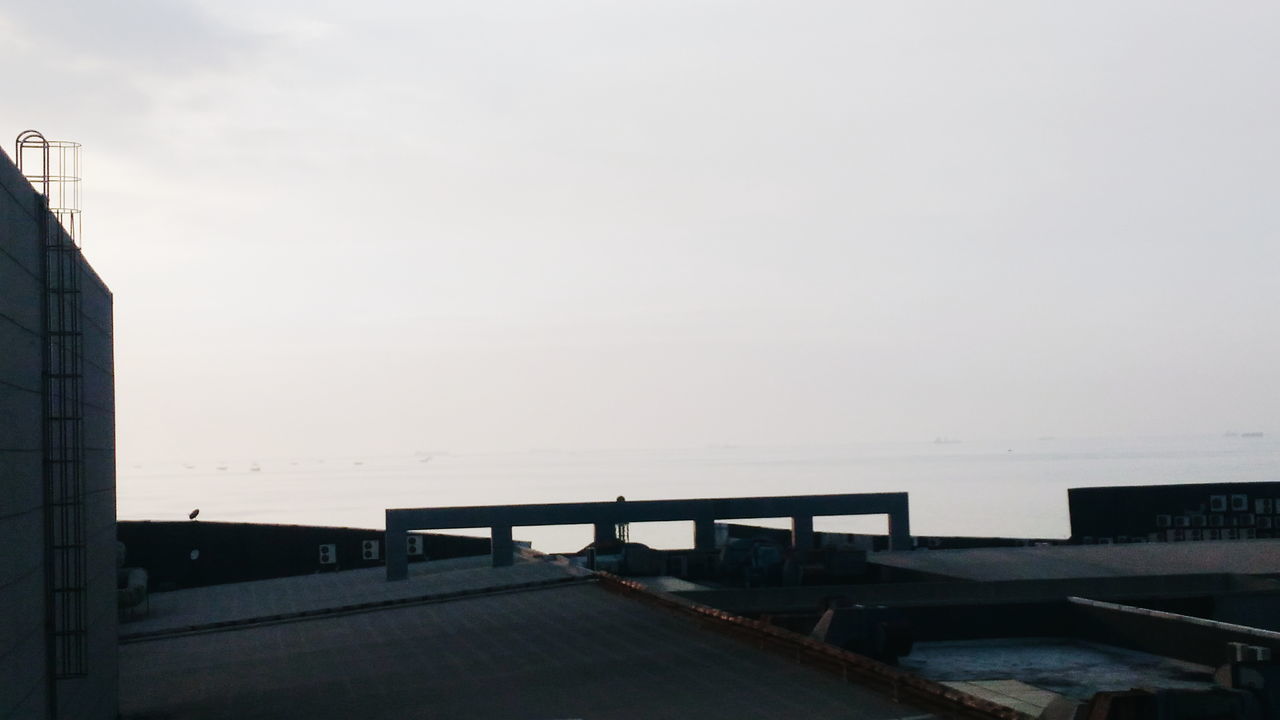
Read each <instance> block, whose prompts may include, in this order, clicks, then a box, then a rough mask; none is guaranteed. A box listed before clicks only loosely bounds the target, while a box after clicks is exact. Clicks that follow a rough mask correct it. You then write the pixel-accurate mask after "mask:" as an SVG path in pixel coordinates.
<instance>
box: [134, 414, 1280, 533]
mask: <svg viewBox="0 0 1280 720" xmlns="http://www.w3.org/2000/svg"><path fill="white" fill-rule="evenodd" d="M255 466H256V467H257V468H258V469H257V470H253V469H252V468H253V467H255ZM220 467H225V469H219V468H220ZM1277 480H1280V441H1278V440H1277V439H1275V438H1273V437H1263V438H1245V437H1239V436H1221V437H1180V438H1145V439H1123V440H1121V439H1041V440H1030V441H1027V440H1023V441H1017V442H1013V441H1007V442H982V443H980V442H962V443H946V444H939V443H932V442H921V443H898V444H865V445H848V446H841V447H804V448H757V447H709V448H697V449H675V450H595V451H581V452H573V451H549V450H543V451H530V452H512V453H474V454H464V453H457V454H454V453H432V454H431V455H429V456H422V455H417V454H414V453H412V452H406V453H404V454H403V455H396V456H369V457H323V458H322V457H305V458H304V457H298V458H274V459H272V458H259V459H256V460H246V459H241V460H233V459H228V460H226V461H220V462H207V461H203V462H200V461H191V462H188V463H170V464H157V465H141V466H131V467H122V468H120V471H119V517H120V518H121V519H125V520H143V519H149V520H180V519H185V518H186V516H187V513H188V512H189V511H191V510H192V509H193V508H200V519H201V520H211V521H219V520H221V521H251V522H271V523H292V524H314V525H338V526H347V527H366V528H382V527H383V511H384V510H385V509H386V508H389V507H447V506H453V505H486V504H508V503H541V502H581V501H591V500H613V499H614V498H615V497H617V496H618V495H625V496H626V497H627V498H628V499H631V500H649V499H662V498H694V497H731V496H745V495H791V494H809V493H848V492H883V491H906V492H908V493H910V495H911V522H912V530H913V532H914V534H917V535H1004V536H1019V537H1033V536H1034V537H1066V536H1067V535H1068V534H1069V531H1070V528H1069V521H1068V517H1067V489H1068V488H1072V487H1086V486H1100V485H1154V484H1163V483H1197V482H1227V481H1232V482H1249V481H1277ZM760 524H767V525H773V526H776V527H786V526H787V522H786V521H785V520H781V519H780V520H778V521H773V522H770V521H762V522H761V523H760ZM815 528H816V529H818V530H830V531H844V532H883V531H884V529H885V520H884V518H883V517H850V518H817V519H816V521H815ZM461 532H463V533H464V534H481V535H484V534H487V531H482V530H474V531H461ZM516 537H517V538H519V539H526V540H531V541H533V543H534V546H535V547H537V548H539V549H543V550H547V551H552V552H557V551H567V550H575V549H577V548H579V547H581V546H583V545H585V544H586V543H588V542H589V541H590V539H591V529H590V527H589V526H570V527H559V528H519V529H517V530H516ZM631 537H632V539H633V540H638V541H640V542H646V543H649V544H651V545H653V546H655V547H668V548H670V547H688V546H689V545H690V544H691V543H692V528H691V526H690V524H689V523H645V524H637V525H632V527H631Z"/></svg>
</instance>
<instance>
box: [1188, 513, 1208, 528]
mask: <svg viewBox="0 0 1280 720" xmlns="http://www.w3.org/2000/svg"><path fill="white" fill-rule="evenodd" d="M1208 524H1209V521H1208V519H1207V518H1205V516H1203V515H1192V516H1191V527H1198V528H1202V527H1204V526H1206V525H1208Z"/></svg>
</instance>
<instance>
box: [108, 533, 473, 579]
mask: <svg viewBox="0 0 1280 720" xmlns="http://www.w3.org/2000/svg"><path fill="white" fill-rule="evenodd" d="M116 532H117V537H118V538H119V540H120V542H122V543H124V544H125V547H126V552H127V555H126V560H125V564H126V565H128V566H130V567H141V568H145V569H146V571H147V575H148V578H149V581H150V585H151V589H152V590H153V591H164V590H174V589H178V588H186V587H197V586H201V585H217V584H220V583H229V582H244V581H247V580H265V579H267V578H274V577H285V576H288V575H309V574H311V573H316V572H333V571H336V570H351V569H355V568H362V567H376V566H379V565H382V564H383V561H384V560H385V559H386V551H385V548H383V547H382V543H383V531H381V530H360V529H356V528H332V527H311V526H302V525H263V524H255V523H223V522H200V521H198V520H196V521H189V522H149V521H141V522H139V521H128V520H126V521H121V522H120V523H119V524H118V525H117V531H116ZM413 534H414V535H420V536H421V537H422V538H423V543H424V546H423V549H424V555H423V557H424V558H430V559H436V560H439V559H443V558H452V557H465V556H469V555H486V554H488V553H489V539H488V538H473V537H463V536H460V535H442V534H438V533H413ZM366 540H371V541H374V542H376V543H377V544H378V559H376V560H366V559H364V558H363V553H362V550H363V547H362V543H363V542H364V541H366ZM330 543H332V544H334V545H336V548H335V550H336V554H337V556H336V559H337V562H336V563H334V564H322V563H321V562H320V546H321V545H322V544H330ZM193 550H198V551H199V554H198V557H197V558H195V559H192V557H191V554H192V551H193ZM415 559H416V558H414V557H412V556H411V557H410V561H413V560H415Z"/></svg>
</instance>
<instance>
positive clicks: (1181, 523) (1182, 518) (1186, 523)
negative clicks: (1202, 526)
mask: <svg viewBox="0 0 1280 720" xmlns="http://www.w3.org/2000/svg"><path fill="white" fill-rule="evenodd" d="M1173 526H1174V527H1180V528H1185V527H1191V518H1190V517H1188V516H1186V515H1174V516H1173Z"/></svg>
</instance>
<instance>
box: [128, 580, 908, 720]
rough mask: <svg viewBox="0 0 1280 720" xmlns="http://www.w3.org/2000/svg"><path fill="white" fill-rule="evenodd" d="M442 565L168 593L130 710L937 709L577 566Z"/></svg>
mask: <svg viewBox="0 0 1280 720" xmlns="http://www.w3.org/2000/svg"><path fill="white" fill-rule="evenodd" d="M458 564H465V563H455V565H458ZM431 565H433V563H424V564H418V565H415V566H414V567H413V572H412V575H411V577H410V579H409V580H407V581H404V582H396V583H388V582H386V581H385V580H383V579H382V574H381V569H380V568H375V569H372V571H352V572H344V573H335V574H330V575H314V576H302V577H294V578H281V579H278V580H269V581H261V582H254V583H238V584H234V585H223V586H213V587H206V588H197V589H191V590H183V591H178V592H173V593H162V594H158V595H156V596H155V598H154V599H153V604H152V617H151V618H150V619H148V620H145V621H140V622H135V623H128V624H126V625H124V626H122V630H124V632H125V633H126V635H125V638H124V639H125V642H124V644H122V645H121V648H120V684H121V689H120V694H121V700H120V706H121V711H122V716H123V717H124V718H126V719H142V718H147V719H151V718H171V717H182V718H192V719H199V718H215V717H216V718H223V717H236V718H239V719H241V720H252V719H254V718H273V719H274V718H280V717H308V718H349V717H362V718H404V717H433V718H451V717H457V718H544V719H546V718H588V717H589V718H652V717H693V716H696V717H699V718H706V719H708V720H711V719H714V718H725V719H726V720H729V719H732V720H740V719H742V718H777V717H812V718H847V717H859V718H868V719H871V720H874V719H881V718H882V719H884V720H890V719H899V718H921V719H923V718H928V717H932V716H931V715H929V714H927V713H924V712H923V711H921V710H919V709H913V708H912V707H910V706H909V705H904V704H901V703H895V702H893V701H892V700H890V699H889V698H887V697H886V696H883V695H881V694H878V693H876V692H874V691H872V690H870V689H867V688H863V687H861V686H858V685H854V684H848V683H846V682H844V681H843V680H842V679H841V678H840V677H839V676H838V675H834V674H831V673H828V672H824V671H821V670H817V669H814V668H811V667H809V666H807V665H803V664H800V663H797V662H795V661H794V660H793V659H792V658H788V657H786V656H783V655H780V654H777V653H773V652H766V651H761V650H759V649H758V648H757V647H755V646H753V645H752V644H750V643H746V642H743V641H741V640H739V639H736V638H733V637H730V636H727V635H724V634H721V633H716V632H707V631H705V629H704V628H705V626H704V625H700V624H699V623H698V621H697V620H695V619H693V618H690V617H687V616H684V615H681V614H678V613H673V612H669V611H666V610H663V609H661V608H658V607H654V606H652V605H650V604H647V603H643V602H638V601H636V600H634V599H631V598H629V597H627V596H625V595H620V594H617V593H614V592H609V591H607V590H605V589H603V588H601V587H600V586H599V585H598V584H597V583H595V582H593V581H591V580H590V579H588V578H585V577H582V576H580V575H579V574H577V573H576V571H575V570H573V569H571V568H569V567H567V566H565V565H561V564H554V563H550V562H525V563H518V564H517V565H515V566H512V567H507V568H487V567H485V568H467V567H461V568H459V567H453V568H440V567H439V566H437V568H435V570H436V572H431V571H429V570H428V568H430V566H431ZM279 611H285V612H284V613H281V612H279ZM289 613H292V614H289ZM273 614H274V615H276V617H272V615H273ZM144 629H145V632H144Z"/></svg>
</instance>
